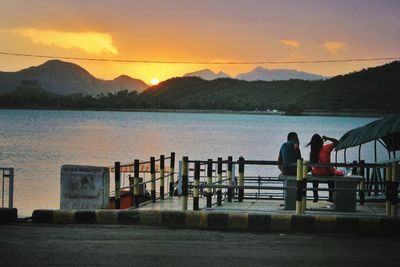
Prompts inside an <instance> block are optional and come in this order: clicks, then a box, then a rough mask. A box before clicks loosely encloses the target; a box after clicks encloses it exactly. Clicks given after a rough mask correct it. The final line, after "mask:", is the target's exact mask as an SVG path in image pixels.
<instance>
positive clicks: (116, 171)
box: [114, 161, 121, 209]
mask: <svg viewBox="0 0 400 267" xmlns="http://www.w3.org/2000/svg"><path fill="white" fill-rule="evenodd" d="M120 166H121V163H120V162H119V161H116V162H115V164H114V174H115V208H116V209H120V208H121V168H120Z"/></svg>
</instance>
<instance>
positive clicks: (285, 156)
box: [278, 132, 301, 175]
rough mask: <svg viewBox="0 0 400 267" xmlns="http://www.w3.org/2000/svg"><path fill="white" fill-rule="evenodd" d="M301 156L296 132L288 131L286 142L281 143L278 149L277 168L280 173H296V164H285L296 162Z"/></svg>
mask: <svg viewBox="0 0 400 267" xmlns="http://www.w3.org/2000/svg"><path fill="white" fill-rule="evenodd" d="M300 158H301V153H300V146H299V137H298V136H297V133H295V132H290V133H289V134H288V136H287V142H286V143H283V144H282V146H281V149H280V150H279V156H278V164H279V165H278V168H279V169H280V170H281V172H282V174H286V175H296V171H297V167H296V166H287V165H285V164H288V163H289V164H290V163H296V162H297V159H300Z"/></svg>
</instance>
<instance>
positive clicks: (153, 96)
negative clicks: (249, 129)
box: [0, 61, 400, 114]
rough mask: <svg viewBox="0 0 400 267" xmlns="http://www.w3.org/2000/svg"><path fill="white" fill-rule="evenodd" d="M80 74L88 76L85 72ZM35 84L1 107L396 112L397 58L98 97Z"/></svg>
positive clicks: (170, 83)
mask: <svg viewBox="0 0 400 267" xmlns="http://www.w3.org/2000/svg"><path fill="white" fill-rule="evenodd" d="M4 74H5V73H0V76H2V75H4ZM82 75H83V76H84V77H88V76H87V74H84V73H82ZM89 77H90V76H89ZM3 78H4V77H3ZM125 79H128V80H125ZM127 81H129V78H127V77H125V76H122V77H119V78H117V79H116V80H114V81H109V82H110V83H111V82H114V83H115V85H114V86H117V85H118V84H119V83H121V82H122V83H123V84H125V83H126V82H127ZM29 87H31V89H29ZM35 87H37V86H36V83H35V82H34V81H29V80H28V81H24V82H23V86H20V87H19V88H18V89H16V90H13V91H12V92H9V93H5V94H0V107H7V108H10V107H11V108H14V107H18V108H21V107H22V108H43V107H46V108H73V109H75V108H79V109H89V108H93V109H97V108H100V109H109V108H112V109H135V108H136V109H137V108H139V109H199V110H201V109H204V110H241V111H242V110H243V111H254V110H258V111H263V110H264V111H265V110H267V109H270V110H271V109H277V110H283V111H286V112H287V113H292V114H298V113H301V112H303V111H305V110H310V111H312V110H314V111H316V110H318V111H319V112H346V113H356V112H360V111H361V112H380V113H400V105H399V104H398V102H399V100H398V99H399V96H400V61H394V62H392V63H389V64H386V65H383V66H379V67H374V68H369V69H364V70H361V71H358V72H353V73H349V74H346V75H339V76H335V77H333V78H330V79H327V80H315V81H308V80H300V79H292V80H287V81H244V80H237V79H231V78H219V79H214V80H211V81H207V80H204V79H201V78H199V77H181V78H173V79H169V80H166V81H164V82H161V83H160V84H158V85H156V86H152V87H150V88H148V89H147V90H145V91H143V92H142V93H140V94H138V93H137V92H136V91H128V90H120V91H118V92H115V93H113V94H105V95H103V96H98V97H92V96H90V95H89V96H82V95H69V96H65V95H60V94H55V93H54V92H50V93H49V92H47V91H45V90H42V89H40V88H36V89H35Z"/></svg>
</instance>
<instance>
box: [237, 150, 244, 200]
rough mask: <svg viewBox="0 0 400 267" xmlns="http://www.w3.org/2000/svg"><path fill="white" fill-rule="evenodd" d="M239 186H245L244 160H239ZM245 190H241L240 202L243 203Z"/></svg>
mask: <svg viewBox="0 0 400 267" xmlns="http://www.w3.org/2000/svg"><path fill="white" fill-rule="evenodd" d="M239 186H244V158H243V157H240V158H239ZM243 197H244V188H239V195H238V201H239V202H243Z"/></svg>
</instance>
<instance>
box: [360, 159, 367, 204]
mask: <svg viewBox="0 0 400 267" xmlns="http://www.w3.org/2000/svg"><path fill="white" fill-rule="evenodd" d="M360 164H365V160H360ZM358 175H361V176H362V179H361V181H360V191H359V198H360V205H364V204H365V168H363V167H360V172H359V173H358Z"/></svg>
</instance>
